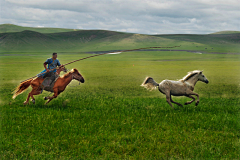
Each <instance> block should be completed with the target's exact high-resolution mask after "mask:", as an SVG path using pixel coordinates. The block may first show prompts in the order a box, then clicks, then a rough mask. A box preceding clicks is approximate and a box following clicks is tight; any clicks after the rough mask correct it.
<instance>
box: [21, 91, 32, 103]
mask: <svg viewBox="0 0 240 160" xmlns="http://www.w3.org/2000/svg"><path fill="white" fill-rule="evenodd" d="M30 93H31V92H30ZM30 93H28V97H27V99H26V101H25V102H23V104H24V105H27V104H28V102H29V98H30Z"/></svg>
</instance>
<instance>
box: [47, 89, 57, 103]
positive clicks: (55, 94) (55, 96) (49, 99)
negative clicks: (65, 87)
mask: <svg viewBox="0 0 240 160" xmlns="http://www.w3.org/2000/svg"><path fill="white" fill-rule="evenodd" d="M57 96H58V90H57V89H56V90H54V95H53V96H52V97H47V99H48V101H47V102H46V103H45V104H48V103H49V102H50V101H51V100H52V99H53V98H57Z"/></svg>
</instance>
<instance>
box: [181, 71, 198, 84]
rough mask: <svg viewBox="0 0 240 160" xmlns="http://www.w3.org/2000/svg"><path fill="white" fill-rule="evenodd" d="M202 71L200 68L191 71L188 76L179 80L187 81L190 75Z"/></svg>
mask: <svg viewBox="0 0 240 160" xmlns="http://www.w3.org/2000/svg"><path fill="white" fill-rule="evenodd" d="M200 72H201V71H200V70H195V71H191V72H188V74H187V75H186V76H184V77H183V78H182V79H180V80H179V81H182V82H185V81H187V80H188V79H189V78H190V77H192V76H194V75H196V74H198V73H200Z"/></svg>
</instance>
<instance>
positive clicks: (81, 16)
mask: <svg viewBox="0 0 240 160" xmlns="http://www.w3.org/2000/svg"><path fill="white" fill-rule="evenodd" d="M237 1H238V0H228V1H223V0H192V1H188V0H161V1H159V0H101V1H97V0H34V1H32V0H0V3H1V11H0V14H1V17H0V23H1V24H3V23H13V24H17V25H24V26H32V27H37V26H45V27H59V28H73V29H76V28H78V29H105V30H115V31H124V32H134V33H143V34H174V33H182V34H184V33H194V34H206V33H212V32H217V31H222V30H240V4H239V3H238V2H237Z"/></svg>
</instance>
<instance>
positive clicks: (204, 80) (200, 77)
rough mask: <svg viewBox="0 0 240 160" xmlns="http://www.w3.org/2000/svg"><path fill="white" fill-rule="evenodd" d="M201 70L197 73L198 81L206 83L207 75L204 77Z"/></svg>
mask: <svg viewBox="0 0 240 160" xmlns="http://www.w3.org/2000/svg"><path fill="white" fill-rule="evenodd" d="M202 72H203V71H200V72H199V74H198V80H199V81H202V82H204V83H206V84H208V83H209V81H208V79H207V77H205V76H204V75H203V73H202Z"/></svg>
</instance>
